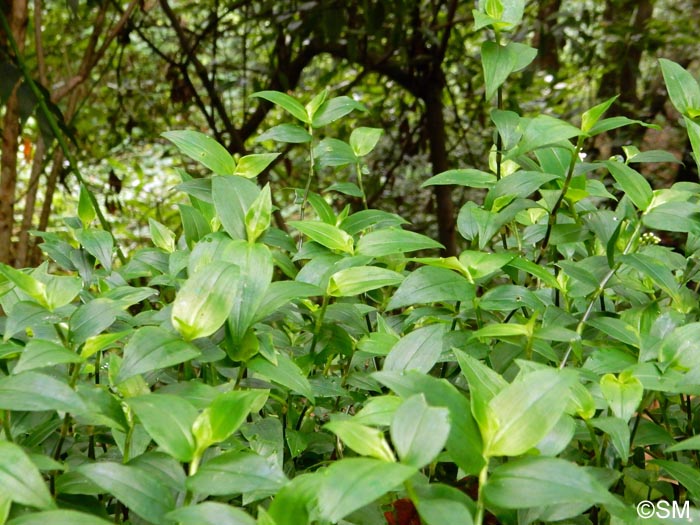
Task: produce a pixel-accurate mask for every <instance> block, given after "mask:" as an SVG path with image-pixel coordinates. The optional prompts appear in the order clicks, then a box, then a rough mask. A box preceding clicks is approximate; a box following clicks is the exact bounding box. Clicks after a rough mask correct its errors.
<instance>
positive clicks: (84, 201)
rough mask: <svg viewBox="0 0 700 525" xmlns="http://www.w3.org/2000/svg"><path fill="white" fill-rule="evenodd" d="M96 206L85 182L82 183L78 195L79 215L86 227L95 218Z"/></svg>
mask: <svg viewBox="0 0 700 525" xmlns="http://www.w3.org/2000/svg"><path fill="white" fill-rule="evenodd" d="M96 215H97V214H96V213H95V207H94V206H93V205H92V200H91V199H90V194H89V193H88V189H87V188H86V187H85V185H84V184H81V185H80V196H79V197H78V217H79V218H80V222H82V223H83V226H85V227H86V228H87V227H88V226H89V225H90V223H91V222H92V221H93V220H95V216H96Z"/></svg>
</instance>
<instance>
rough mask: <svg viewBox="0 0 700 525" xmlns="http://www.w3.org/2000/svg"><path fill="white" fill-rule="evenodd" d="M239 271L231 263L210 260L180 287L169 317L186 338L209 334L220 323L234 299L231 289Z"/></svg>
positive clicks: (236, 283) (196, 337)
mask: <svg viewBox="0 0 700 525" xmlns="http://www.w3.org/2000/svg"><path fill="white" fill-rule="evenodd" d="M239 280H240V271H239V268H238V266H236V265H235V264H230V263H226V262H223V261H214V262H211V263H209V264H207V265H205V266H204V267H202V268H200V269H199V270H198V271H197V272H196V273H195V274H194V275H192V276H190V277H189V279H187V281H186V282H185V284H184V285H183V286H182V288H180V290H179V291H178V293H177V295H176V296H175V301H173V309H172V315H171V320H172V323H173V326H174V327H175V328H176V329H177V330H178V332H180V334H182V336H183V337H184V338H185V340H186V341H191V340H193V339H198V338H200V337H206V336H208V335H211V334H213V333H214V332H216V331H217V330H218V329H219V328H221V325H223V324H224V322H225V321H226V318H227V317H228V314H229V312H230V311H231V308H232V307H233V305H234V302H235V301H236V297H235V295H234V294H233V293H231V292H232V289H235V287H236V286H237V285H238V282H239Z"/></svg>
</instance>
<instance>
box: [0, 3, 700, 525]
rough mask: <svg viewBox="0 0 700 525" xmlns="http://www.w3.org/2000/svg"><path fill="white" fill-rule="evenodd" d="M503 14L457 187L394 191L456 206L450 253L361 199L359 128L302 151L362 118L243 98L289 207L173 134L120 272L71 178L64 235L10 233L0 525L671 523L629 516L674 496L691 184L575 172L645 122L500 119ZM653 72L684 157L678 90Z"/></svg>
mask: <svg viewBox="0 0 700 525" xmlns="http://www.w3.org/2000/svg"><path fill="white" fill-rule="evenodd" d="M522 6H523V2H520V1H517V0H512V1H503V2H501V1H498V0H494V1H486V2H483V5H482V6H481V9H480V10H477V11H475V13H474V19H475V22H476V29H477V30H480V31H481V32H482V34H483V35H487V36H486V37H484V41H483V43H482V45H481V66H482V68H483V78H484V90H485V94H486V100H487V101H490V100H494V101H495V104H496V108H495V109H493V110H492V111H491V112H490V119H491V122H492V125H493V129H494V141H493V142H494V144H493V147H491V148H490V153H488V154H486V155H484V158H483V160H482V162H481V164H480V165H481V167H482V168H483V169H475V168H469V169H453V170H448V171H444V172H442V173H439V174H437V175H435V176H434V177H431V178H430V179H428V180H427V181H425V183H424V186H426V187H434V186H457V187H461V188H466V189H468V190H469V191H470V192H471V193H472V194H473V195H475V196H478V200H474V201H468V202H466V204H464V205H463V206H462V207H461V209H460V210H459V215H458V217H457V227H458V232H459V235H460V236H461V238H462V242H464V243H465V244H466V245H467V246H468V248H467V249H466V250H463V251H461V252H460V253H459V255H457V256H450V257H438V256H436V255H437V252H436V250H438V249H440V248H441V247H442V246H441V245H440V243H438V242H437V241H435V240H433V239H432V238H430V237H428V236H425V235H422V234H420V233H416V232H414V231H411V230H410V229H409V228H408V226H409V222H408V221H407V220H406V219H405V218H403V217H401V216H400V215H398V214H394V213H390V212H387V211H382V210H379V209H374V208H371V207H370V206H369V203H368V200H367V193H366V184H365V183H364V182H363V181H364V177H366V175H367V173H368V170H367V166H366V164H365V158H366V157H367V156H368V155H369V154H370V153H372V152H373V151H375V149H376V148H377V147H379V146H378V144H380V140H381V137H382V131H381V130H380V129H377V128H371V127H356V128H354V129H352V130H351V131H350V133H349V134H348V135H347V136H341V137H339V138H336V137H331V136H330V130H331V129H332V128H331V125H332V124H333V125H335V124H334V123H337V122H338V121H342V120H343V119H345V118H346V117H347V116H348V115H351V114H352V113H353V112H362V111H366V109H367V108H365V106H363V105H362V104H360V103H359V102H357V101H356V100H355V99H354V98H352V97H349V96H345V95H341V96H331V95H330V94H329V93H328V91H327V90H322V91H320V92H319V93H317V94H315V95H313V96H309V97H308V99H307V100H304V101H303V102H301V101H299V100H298V99H296V98H294V97H292V96H290V95H289V94H286V93H283V92H280V91H276V90H263V91H258V92H256V93H255V94H254V95H253V97H254V98H255V99H258V100H265V101H267V102H269V103H271V104H274V105H276V106H277V107H279V108H280V110H281V111H282V112H283V114H284V115H285V118H284V120H283V121H282V122H280V123H278V124H276V125H274V126H272V127H270V128H269V129H267V130H266V131H265V132H264V133H263V134H261V135H260V136H258V137H257V140H258V142H260V143H262V144H265V145H267V144H271V143H274V144H279V143H281V144H298V145H300V146H299V147H300V148H304V150H305V151H306V158H307V170H306V172H305V176H304V178H303V180H302V181H303V184H302V185H301V187H299V188H296V189H295V190H294V192H293V193H294V195H295V196H296V201H295V205H294V206H293V207H291V208H288V207H285V208H284V209H282V210H280V209H277V208H276V206H275V205H274V204H273V193H272V191H271V189H270V184H269V183H266V184H256V182H255V179H256V178H257V177H260V176H262V175H261V174H264V173H265V170H266V168H267V167H268V166H270V164H271V163H274V162H275V161H276V160H277V158H278V154H277V153H269V152H260V153H249V154H245V155H236V156H233V155H231V154H230V153H229V151H228V150H227V148H226V147H225V146H223V145H221V144H220V143H218V142H217V141H216V140H214V139H212V138H210V137H209V136H208V135H207V134H203V133H200V132H197V131H192V130H173V131H169V132H166V133H164V138H165V139H167V140H168V141H170V142H171V143H172V144H174V145H175V147H177V148H178V150H179V151H180V152H181V154H182V155H183V156H184V157H186V158H187V159H189V160H188V162H189V161H190V160H191V161H194V164H192V165H191V168H192V169H190V170H188V171H186V170H180V171H179V175H180V177H181V182H180V183H179V184H178V186H177V188H178V190H179V191H181V192H183V193H184V194H186V195H187V197H188V203H187V204H184V203H183V204H180V205H179V218H180V225H181V232H182V233H181V234H179V233H176V232H175V231H173V229H171V228H169V227H168V226H166V225H164V224H163V223H161V222H160V221H157V220H155V219H154V218H151V219H150V220H149V226H150V230H149V231H150V235H149V236H150V240H151V243H152V244H151V245H150V246H148V247H143V248H140V249H138V250H135V251H133V252H132V253H130V254H129V255H128V256H125V255H124V253H123V250H121V248H120V247H119V246H118V245H116V244H115V241H114V237H113V236H112V234H111V233H110V232H108V231H105V230H104V229H101V228H98V227H97V226H95V223H96V219H98V218H99V215H98V210H97V208H96V206H95V203H96V200H95V199H94V196H93V195H92V193H91V192H90V190H89V188H88V187H87V186H85V185H83V186H82V188H81V193H80V199H79V203H78V210H77V211H78V214H77V215H78V216H77V217H69V218H67V219H65V225H66V227H65V228H64V229H63V230H62V231H58V232H51V233H42V234H40V236H41V237H42V238H43V244H42V245H41V247H42V250H43V252H44V254H45V255H46V256H47V257H48V260H47V261H45V262H44V263H42V264H41V265H39V266H38V267H36V268H33V269H29V270H26V271H25V270H17V269H14V268H12V267H11V266H9V265H1V266H0V306H2V309H3V311H4V312H5V316H4V317H2V318H0V332H2V334H3V341H2V343H1V344H0V411H1V412H0V417H1V418H2V429H3V439H2V440H0V524H4V523H8V524H9V525H35V524H37V525H38V524H42V525H44V524H46V523H51V524H56V525H73V524H78V525H81V524H84V525H93V524H94V525H98V524H103V525H104V524H106V523H109V522H116V523H134V524H137V523H153V524H171V523H172V524H175V523H181V524H184V525H196V524H216V525H254V524H258V525H306V524H311V523H314V524H331V523H338V524H346V525H347V524H352V525H387V524H388V525H416V524H424V525H442V524H444V523H450V524H452V523H454V524H466V525H469V524H472V523H474V524H477V525H483V524H486V523H503V524H518V525H528V524H531V523H549V522H562V523H576V524H615V525H617V524H620V525H621V524H630V523H636V522H639V523H687V522H690V521H691V520H697V519H700V514H699V513H698V511H697V510H696V509H694V508H693V509H688V515H687V516H686V517H685V518H680V519H676V520H675V521H674V520H672V519H670V518H661V517H658V518H655V517H652V518H650V519H645V520H643V519H641V518H638V515H637V511H636V510H635V506H636V505H637V504H638V503H639V502H641V501H643V500H652V501H656V500H665V501H676V502H677V503H679V504H682V503H684V502H685V501H690V502H693V503H694V504H696V503H697V502H698V501H700V470H698V450H700V440H699V439H698V437H697V434H698V432H699V431H700V414H699V412H700V408H699V406H698V401H697V398H696V396H697V394H698V393H699V392H698V389H699V387H698V384H700V309H699V307H698V294H697V292H698V288H699V287H700V273H699V272H698V270H699V269H700V268H699V266H698V262H697V261H698V255H697V254H698V250H700V222H699V221H698V217H699V216H700V215H699V214H700V185H698V184H697V183H690V182H679V183H676V184H674V185H673V186H672V187H670V188H662V189H656V190H655V189H653V188H652V187H651V185H650V184H649V182H648V181H647V179H645V177H644V176H643V175H641V174H640V172H639V171H637V170H636V169H635V168H634V167H633V166H637V165H638V164H639V163H657V162H669V161H672V160H673V159H674V157H673V156H672V155H670V154H669V153H668V152H665V151H660V150H646V151H640V150H639V149H637V148H636V147H633V146H630V145H626V146H625V148H624V149H623V152H624V156H617V157H612V158H609V159H602V160H593V161H589V160H587V159H586V158H585V156H584V155H583V153H582V152H583V149H584V146H585V145H586V143H587V142H589V141H592V140H595V137H596V136H598V135H599V134H601V133H604V132H606V131H611V130H614V129H620V128H623V127H626V126H645V125H646V124H644V123H643V122H641V121H637V120H632V119H629V118H627V117H624V116H620V115H615V116H612V117H606V112H607V111H608V110H610V108H611V107H612V105H613V104H614V103H615V98H614V97H613V98H611V99H609V100H607V101H606V102H603V103H601V104H599V105H595V106H593V107H592V108H590V109H588V110H587V111H585V112H583V113H582V114H581V115H580V117H579V118H577V120H576V125H573V124H571V123H568V122H566V121H564V120H560V119H557V118H555V117H553V116H548V115H546V114H538V115H536V116H533V117H524V116H520V115H519V114H518V113H516V112H515V111H512V110H506V109H504V108H503V107H502V106H501V103H502V101H503V98H504V97H503V90H504V83H505V82H506V80H507V78H508V77H509V76H510V75H511V74H512V73H514V72H517V71H520V70H523V69H525V68H527V67H528V66H529V65H530V63H531V62H532V61H533V60H534V58H535V55H536V53H535V50H534V49H532V48H530V47H529V46H526V45H525V44H523V43H520V42H517V41H515V40H512V39H511V36H512V34H513V33H512V32H513V30H514V29H517V28H518V25H519V24H520V22H521V19H522V16H523V12H522ZM491 37H495V39H494V40H492V39H491ZM658 67H659V68H660V69H661V71H662V74H663V77H664V79H665V82H666V86H667V90H668V95H669V98H670V101H671V103H672V104H673V106H674V107H675V109H676V110H677V112H678V113H679V114H680V116H681V119H680V120H681V122H682V123H683V124H684V126H685V128H686V129H685V131H686V132H687V134H688V136H689V140H690V144H691V146H692V149H693V151H694V155H695V160H698V159H700V124H698V122H697V119H698V117H699V116H700V86H699V85H698V83H697V81H696V80H695V79H694V78H693V76H692V75H691V74H690V73H688V72H687V71H686V70H685V69H684V68H683V67H681V66H680V65H678V64H677V63H675V62H672V61H669V60H663V59H662V60H660V61H659V63H658ZM47 118H49V117H47ZM49 120H51V119H50V118H49ZM54 124H55V123H54ZM326 133H327V134H326ZM486 149H487V150H488V148H486ZM348 166H349V167H350V168H351V169H352V171H351V172H350V173H351V174H352V175H351V176H349V177H347V178H344V179H343V180H338V181H337V182H336V183H335V184H334V186H333V187H332V188H321V189H322V190H327V189H331V190H333V191H334V192H335V194H336V196H340V197H338V198H340V199H344V198H346V197H347V201H348V204H347V205H346V206H345V207H342V208H341V211H337V209H336V208H334V207H332V206H331V205H330V204H329V201H328V199H327V197H326V196H325V195H327V194H325V191H324V193H319V192H317V191H315V190H316V189H318V188H317V186H316V183H317V175H318V170H319V169H329V170H332V169H339V168H343V167H348ZM202 174H203V176H200V175H202ZM336 202H337V200H336ZM661 236H664V238H670V239H672V240H673V241H674V243H675V244H674V245H673V246H666V245H664V244H660V237H661Z"/></svg>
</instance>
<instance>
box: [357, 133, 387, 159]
mask: <svg viewBox="0 0 700 525" xmlns="http://www.w3.org/2000/svg"><path fill="white" fill-rule="evenodd" d="M382 133H384V130H382V129H381V128H365V127H359V128H355V129H353V130H352V133H351V134H350V147H351V148H352V151H353V153H355V156H357V157H364V156H365V155H367V154H368V153H369V152H370V151H372V150H373V149H374V147H375V146H376V145H377V142H379V139H380V138H381V136H382Z"/></svg>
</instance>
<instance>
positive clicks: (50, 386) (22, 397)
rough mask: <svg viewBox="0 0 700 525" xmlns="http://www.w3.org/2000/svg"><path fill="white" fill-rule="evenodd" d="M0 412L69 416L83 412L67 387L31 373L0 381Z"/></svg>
mask: <svg viewBox="0 0 700 525" xmlns="http://www.w3.org/2000/svg"><path fill="white" fill-rule="evenodd" d="M0 408H4V409H5V410H28V411H42V410H59V411H61V412H71V413H81V412H84V411H85V409H86V407H85V404H84V403H83V401H82V399H80V396H78V394H76V393H75V391H74V390H73V389H72V388H71V387H69V386H68V385H67V384H66V383H64V382H62V381H59V380H58V379H55V378H54V377H51V376H48V375H44V374H40V373H38V372H32V371H29V372H21V373H19V374H16V375H12V376H6V377H3V378H0Z"/></svg>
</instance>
